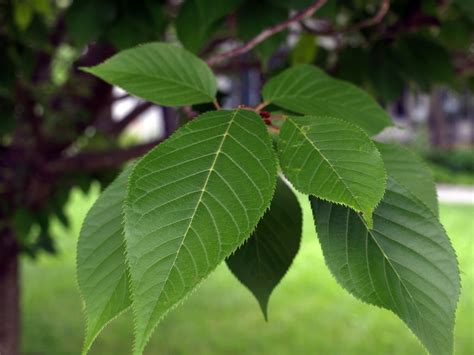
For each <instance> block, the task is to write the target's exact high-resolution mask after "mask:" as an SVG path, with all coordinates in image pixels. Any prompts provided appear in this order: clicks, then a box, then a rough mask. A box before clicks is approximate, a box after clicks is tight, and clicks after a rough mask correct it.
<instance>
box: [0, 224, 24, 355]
mask: <svg viewBox="0 0 474 355" xmlns="http://www.w3.org/2000/svg"><path fill="white" fill-rule="evenodd" d="M19 297H20V287H19V272H18V246H17V243H16V240H15V238H14V235H13V232H12V230H11V229H9V228H4V229H3V230H2V231H1V232H0V354H1V355H17V354H18V353H19V346H20V345H19V340H20V332H19V327H20V308H19Z"/></svg>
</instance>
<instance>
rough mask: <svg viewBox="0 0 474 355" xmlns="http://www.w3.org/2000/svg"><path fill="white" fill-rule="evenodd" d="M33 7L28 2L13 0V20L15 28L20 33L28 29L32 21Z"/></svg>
mask: <svg viewBox="0 0 474 355" xmlns="http://www.w3.org/2000/svg"><path fill="white" fill-rule="evenodd" d="M33 12H34V7H33V4H31V3H30V2H28V1H24V0H15V1H14V2H13V19H14V21H15V24H16V26H17V27H18V28H19V29H20V31H24V30H26V29H27V28H28V26H29V25H30V23H31V20H33Z"/></svg>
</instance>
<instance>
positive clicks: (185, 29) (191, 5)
mask: <svg viewBox="0 0 474 355" xmlns="http://www.w3.org/2000/svg"><path fill="white" fill-rule="evenodd" d="M241 3H242V0H226V1H215V0H187V1H185V2H184V4H183V5H182V6H181V9H180V11H179V15H178V18H177V19H176V31H177V33H178V38H179V40H180V41H181V43H182V44H183V45H184V47H185V48H187V49H188V50H190V51H191V52H194V53H197V52H199V50H200V49H201V48H202V47H203V46H204V44H205V43H206V42H207V41H208V40H209V37H210V36H211V35H212V33H213V32H214V30H215V29H216V23H217V22H218V21H219V20H220V19H222V18H223V17H224V16H226V15H228V14H230V13H231V12H233V11H234V10H235V9H236V8H237V7H238V6H239V5H240V4H241Z"/></svg>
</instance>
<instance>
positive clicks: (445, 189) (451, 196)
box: [436, 184, 474, 205]
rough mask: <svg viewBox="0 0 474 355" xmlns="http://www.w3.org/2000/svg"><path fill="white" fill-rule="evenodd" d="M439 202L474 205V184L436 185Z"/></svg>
mask: <svg viewBox="0 0 474 355" xmlns="http://www.w3.org/2000/svg"><path fill="white" fill-rule="evenodd" d="M436 189H437V190H438V199H439V202H444V203H459V204H466V205H474V186H472V185H444V184H439V185H436Z"/></svg>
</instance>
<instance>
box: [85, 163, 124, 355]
mask: <svg viewBox="0 0 474 355" xmlns="http://www.w3.org/2000/svg"><path fill="white" fill-rule="evenodd" d="M132 168H133V165H130V166H128V167H127V168H126V169H125V170H124V171H123V172H122V173H121V174H120V175H119V176H118V177H117V179H115V181H114V182H112V183H111V184H110V186H109V187H108V188H107V189H106V190H105V191H104V192H103V193H102V194H101V195H100V196H99V198H98V200H97V201H96V202H95V204H94V205H93V206H92V208H91V209H90V210H89V212H88V214H87V216H86V219H85V220H84V224H83V225H82V229H81V233H80V235H79V241H78V244H77V280H78V284H79V289H80V291H81V295H82V298H83V300H84V304H85V314H86V318H87V330H86V338H85V341H84V348H83V353H84V354H85V353H87V352H88V350H89V349H90V347H91V345H92V342H93V341H94V339H95V338H96V337H97V335H98V334H99V333H100V331H101V330H102V329H103V328H104V327H105V325H106V324H107V323H109V322H110V321H111V320H112V319H114V318H115V317H117V316H118V315H119V314H120V313H122V312H123V311H124V310H125V309H127V308H128V306H130V295H129V290H128V286H129V276H128V273H127V267H126V262H125V243H124V236H123V224H122V207H123V201H124V199H125V193H126V190H127V180H128V177H129V175H130V173H131V171H132Z"/></svg>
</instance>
